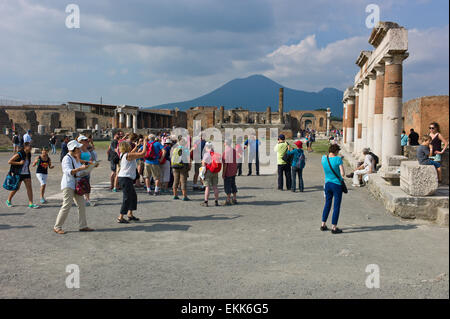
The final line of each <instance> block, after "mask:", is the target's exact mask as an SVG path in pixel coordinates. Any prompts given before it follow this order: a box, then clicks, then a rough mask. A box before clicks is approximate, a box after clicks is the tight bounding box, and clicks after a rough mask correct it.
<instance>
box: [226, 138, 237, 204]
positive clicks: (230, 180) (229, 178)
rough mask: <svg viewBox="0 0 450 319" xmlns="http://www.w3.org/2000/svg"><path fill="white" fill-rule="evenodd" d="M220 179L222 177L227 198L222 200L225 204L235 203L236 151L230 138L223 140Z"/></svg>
mask: <svg viewBox="0 0 450 319" xmlns="http://www.w3.org/2000/svg"><path fill="white" fill-rule="evenodd" d="M222 163H223V170H222V179H223V188H224V190H225V194H226V195H227V199H226V200H225V202H224V205H225V206H229V205H232V204H234V205H236V204H237V199H236V195H237V187H236V173H237V171H238V168H237V152H236V149H234V148H233V147H232V140H231V139H226V140H225V150H224V152H223V155H222ZM231 195H233V198H231Z"/></svg>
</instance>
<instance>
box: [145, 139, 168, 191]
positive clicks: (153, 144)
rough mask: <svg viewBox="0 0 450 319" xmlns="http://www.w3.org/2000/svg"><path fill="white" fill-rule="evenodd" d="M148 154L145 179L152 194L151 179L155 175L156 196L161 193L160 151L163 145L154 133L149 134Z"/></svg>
mask: <svg viewBox="0 0 450 319" xmlns="http://www.w3.org/2000/svg"><path fill="white" fill-rule="evenodd" d="M147 144H148V145H147V154H146V157H145V166H144V179H145V185H146V186H147V194H149V195H151V188H150V179H151V178H152V177H153V179H154V181H155V191H154V193H153V195H154V196H157V195H160V191H159V187H160V180H161V167H160V165H159V152H160V151H161V150H162V148H163V146H162V145H161V143H159V142H158V141H157V140H156V136H155V135H154V134H150V135H149V136H148V142H147Z"/></svg>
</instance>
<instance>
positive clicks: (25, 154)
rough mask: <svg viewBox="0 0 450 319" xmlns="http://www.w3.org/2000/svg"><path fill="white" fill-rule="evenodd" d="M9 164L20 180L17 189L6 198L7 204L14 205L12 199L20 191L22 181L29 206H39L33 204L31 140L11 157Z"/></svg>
mask: <svg viewBox="0 0 450 319" xmlns="http://www.w3.org/2000/svg"><path fill="white" fill-rule="evenodd" d="M8 164H9V165H11V167H10V171H11V172H12V173H13V174H14V175H19V176H20V182H19V185H18V187H17V189H16V190H13V191H11V192H10V193H9V195H8V199H7V200H6V206H8V207H12V206H13V205H12V199H13V197H14V195H16V193H17V192H18V191H19V189H20V185H21V184H22V182H24V184H25V187H26V189H27V195H28V208H39V206H38V205H35V204H33V188H32V187H31V173H30V164H31V144H30V142H25V143H24V144H23V148H21V149H20V150H19V152H18V153H17V154H15V155H13V157H11V158H10V159H9V161H8Z"/></svg>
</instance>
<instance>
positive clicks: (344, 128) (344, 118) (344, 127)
mask: <svg viewBox="0 0 450 319" xmlns="http://www.w3.org/2000/svg"><path fill="white" fill-rule="evenodd" d="M343 104H344V107H343V108H342V111H343V112H342V114H343V115H342V137H343V142H344V145H347V121H348V119H347V100H345V101H343Z"/></svg>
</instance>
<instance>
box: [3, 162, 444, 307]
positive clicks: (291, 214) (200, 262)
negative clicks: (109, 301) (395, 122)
mask: <svg viewBox="0 0 450 319" xmlns="http://www.w3.org/2000/svg"><path fill="white" fill-rule="evenodd" d="M9 156H10V154H9V153H8V154H6V153H0V162H1V163H2V164H3V166H2V168H1V170H0V172H1V176H2V178H4V176H5V174H6V171H7V169H8V168H7V165H6V162H7V160H8V158H9ZM57 157H58V156H54V158H55V159H56V158H57ZM108 167H109V163H108V162H106V161H104V162H103V163H102V166H101V168H99V169H98V170H97V171H96V172H95V174H94V176H93V178H92V179H93V184H96V186H95V189H94V193H93V198H94V199H96V203H97V205H96V206H95V207H88V208H87V214H88V222H89V226H91V227H93V228H95V229H97V231H96V232H93V233H80V232H78V231H77V214H76V209H75V208H73V210H72V211H71V214H70V215H69V218H68V219H67V221H66V224H65V227H64V229H65V230H66V231H68V233H67V234H66V235H64V236H60V235H57V234H55V233H53V232H52V226H53V225H54V223H55V218H56V215H57V213H58V210H59V207H60V199H59V198H60V196H59V195H58V193H59V182H60V176H61V172H60V165H59V163H58V165H57V167H56V168H55V169H54V170H53V171H51V173H52V175H50V176H49V186H48V187H49V189H48V192H47V195H48V198H50V201H49V204H47V205H45V206H44V207H43V208H41V209H38V210H29V209H28V208H26V206H25V204H26V194H25V189H23V190H21V191H20V192H19V194H18V195H17V197H16V198H14V200H13V204H16V205H17V206H15V207H13V208H7V207H6V206H5V200H6V196H7V192H6V191H5V190H2V191H1V196H0V197H1V198H0V200H1V202H0V241H1V243H2V244H1V246H0V256H1V263H0V298H449V277H448V269H449V233H448V232H449V230H448V228H445V227H439V226H436V225H433V224H431V223H427V222H422V221H405V220H401V219H399V218H397V217H394V216H392V215H390V214H389V213H387V212H386V211H385V209H384V207H383V204H382V203H381V202H379V201H377V200H375V199H374V198H372V197H371V196H370V195H369V192H368V191H367V189H365V188H358V189H352V188H350V191H349V194H344V198H343V203H342V210H341V217H340V220H339V227H341V228H342V229H343V231H344V233H343V234H339V235H332V234H331V233H330V232H329V231H328V232H321V231H319V226H320V219H321V213H322V208H323V204H324V195H323V191H322V184H323V173H322V169H321V167H320V156H319V155H317V154H309V155H308V160H307V166H306V168H305V171H304V180H305V187H306V189H305V192H304V193H292V192H287V191H278V190H276V176H275V175H264V176H259V177H256V176H252V177H247V176H242V177H238V178H237V184H238V189H239V193H238V195H239V197H238V200H239V205H236V206H232V207H223V206H222V207H208V208H205V207H200V203H201V200H202V197H203V194H202V193H200V192H198V193H195V194H192V192H191V194H190V197H191V198H192V199H193V201H191V202H182V201H173V200H172V196H170V195H162V196H159V197H153V196H152V197H149V196H148V195H146V194H145V193H142V191H140V192H139V193H138V198H139V205H138V211H137V212H136V216H138V217H140V218H141V222H139V223H132V224H131V223H130V224H125V225H124V224H117V223H116V222H115V219H116V217H117V215H118V211H119V207H120V203H121V199H122V194H121V193H112V192H109V191H108V190H107V189H106V188H104V186H105V185H107V183H106V184H105V181H107V180H108V179H107V178H108V175H109V169H108ZM244 167H245V165H244ZM33 171H34V170H33ZM244 173H246V170H244ZM191 179H192V175H191V178H190V180H191ZM221 184H222V183H221ZM348 184H349V183H348ZM33 185H34V187H33V188H34V190H35V195H37V194H38V188H39V187H38V182H37V180H36V178H35V177H34V176H33ZM220 190H221V200H223V199H224V193H223V188H222V187H220ZM329 221H331V214H330V220H329ZM69 264H76V265H78V266H79V268H80V288H79V289H68V288H67V287H66V284H65V283H66V277H67V276H68V275H69V274H68V273H66V266H67V265H69ZM369 264H377V265H378V266H379V269H380V288H378V289H377V288H373V289H368V288H367V287H366V284H365V282H366V278H367V276H368V275H369V273H366V272H365V270H366V266H367V265H369Z"/></svg>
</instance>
